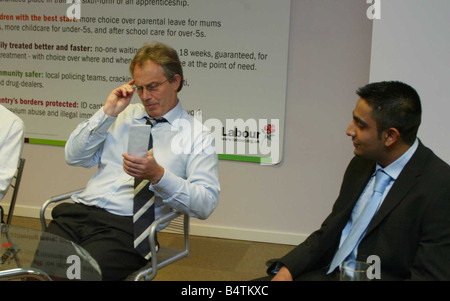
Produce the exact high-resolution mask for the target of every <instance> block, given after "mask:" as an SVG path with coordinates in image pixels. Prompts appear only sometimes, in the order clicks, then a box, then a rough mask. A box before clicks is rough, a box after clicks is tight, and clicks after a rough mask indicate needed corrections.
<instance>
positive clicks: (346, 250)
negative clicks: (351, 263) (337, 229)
mask: <svg viewBox="0 0 450 301" xmlns="http://www.w3.org/2000/svg"><path fill="white" fill-rule="evenodd" d="M390 181H391V177H390V176H389V175H388V174H386V173H385V172H384V171H383V170H381V169H379V170H378V171H377V174H376V178H375V187H374V191H373V194H372V197H371V199H370V200H369V201H368V202H367V203H366V205H365V206H364V209H363V211H362V212H361V214H360V215H359V217H358V218H357V219H356V220H355V222H354V224H353V225H352V229H351V231H350V233H349V235H348V236H347V238H346V239H345V241H344V243H343V244H342V246H341V247H340V248H339V250H338V251H337V252H336V254H335V255H334V258H333V260H332V261H331V264H330V268H329V270H328V273H331V272H332V271H334V269H335V268H336V267H338V266H339V265H340V264H341V263H342V262H343V261H344V260H345V259H346V258H347V257H348V256H349V255H350V253H351V252H352V251H353V249H355V247H356V245H357V243H358V241H359V240H360V238H361V236H362V235H363V234H364V232H365V231H366V230H367V227H368V226H369V223H370V221H371V220H372V218H373V216H374V215H375V213H376V212H377V209H378V207H379V206H380V203H381V200H382V198H383V192H384V190H385V189H386V187H387V185H388V184H389V182H390Z"/></svg>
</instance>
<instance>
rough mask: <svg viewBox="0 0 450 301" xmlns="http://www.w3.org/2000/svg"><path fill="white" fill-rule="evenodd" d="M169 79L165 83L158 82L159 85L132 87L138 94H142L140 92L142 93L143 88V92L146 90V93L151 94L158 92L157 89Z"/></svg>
mask: <svg viewBox="0 0 450 301" xmlns="http://www.w3.org/2000/svg"><path fill="white" fill-rule="evenodd" d="M169 79H170V78H168V79H166V80H165V81H162V82H160V83H157V82H156V83H155V82H154V83H151V84H149V85H147V86H136V85H133V87H134V88H135V89H136V91H137V92H138V93H142V92H144V88H145V90H147V92H150V93H152V92H156V91H158V89H159V88H160V87H161V86H162V85H163V84H164V83H165V82H167V81H168V80H169Z"/></svg>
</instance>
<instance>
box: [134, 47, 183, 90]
mask: <svg viewBox="0 0 450 301" xmlns="http://www.w3.org/2000/svg"><path fill="white" fill-rule="evenodd" d="M147 61H152V62H154V63H156V64H158V65H160V66H161V67H162V68H163V70H164V73H165V75H166V77H167V78H168V79H169V82H171V83H172V82H173V81H174V76H175V74H179V75H180V76H181V83H180V86H179V87H178V92H180V91H181V88H182V87H183V79H184V78H183V68H182V67H181V62H180V59H179V58H178V54H177V52H176V50H175V49H173V48H171V47H169V46H167V45H165V44H162V43H153V44H145V45H144V46H143V47H142V48H141V49H139V50H138V52H137V53H136V55H135V56H134V58H133V60H132V61H131V64H130V72H131V76H133V73H134V68H135V67H136V65H137V66H139V67H142V66H143V65H144V63H145V62H147Z"/></svg>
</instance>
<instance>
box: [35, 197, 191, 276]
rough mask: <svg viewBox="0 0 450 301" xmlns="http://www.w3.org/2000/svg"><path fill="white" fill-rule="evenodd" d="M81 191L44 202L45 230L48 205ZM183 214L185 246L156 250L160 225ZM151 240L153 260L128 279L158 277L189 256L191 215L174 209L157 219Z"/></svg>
mask: <svg viewBox="0 0 450 301" xmlns="http://www.w3.org/2000/svg"><path fill="white" fill-rule="evenodd" d="M81 191H83V189H80V190H76V191H72V192H68V193H64V194H60V195H57V196H54V197H52V198H50V199H48V200H47V201H46V202H45V203H44V205H43V206H42V207H41V211H40V220H41V225H42V230H43V231H45V230H46V229H47V223H46V220H45V211H46V209H47V207H48V206H49V205H50V204H53V203H58V202H62V201H65V200H70V199H71V196H72V195H73V194H75V193H79V192H81ZM181 215H183V234H184V248H183V249H177V248H171V247H168V246H163V245H160V246H159V250H158V251H156V240H155V234H156V229H157V228H158V226H159V225H161V224H165V223H170V222H172V221H174V220H175V219H176V218H177V217H179V216H181ZM149 241H150V250H151V252H152V254H156V255H153V256H152V258H151V260H150V261H149V263H148V264H147V265H145V266H144V267H142V268H141V269H139V270H137V271H135V272H134V273H132V274H131V275H129V276H128V277H127V278H126V280H127V281H140V280H145V281H150V280H152V279H153V278H155V277H156V274H157V272H158V271H159V270H160V269H162V268H163V267H166V266H168V265H170V264H172V263H174V262H176V261H178V260H180V259H182V258H185V257H188V256H189V215H187V214H185V213H184V214H183V213H181V212H179V211H175V210H174V211H171V212H169V213H167V214H166V215H164V216H162V217H160V218H158V219H156V220H155V221H154V222H153V223H152V224H151V226H150V233H149Z"/></svg>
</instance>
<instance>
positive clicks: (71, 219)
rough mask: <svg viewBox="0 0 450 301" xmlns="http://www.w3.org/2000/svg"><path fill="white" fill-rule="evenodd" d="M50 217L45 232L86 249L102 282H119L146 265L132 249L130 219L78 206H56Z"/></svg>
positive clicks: (131, 220) (131, 225)
mask: <svg viewBox="0 0 450 301" xmlns="http://www.w3.org/2000/svg"><path fill="white" fill-rule="evenodd" d="M52 217H53V220H52V221H51V222H50V224H49V226H48V228H47V232H49V233H52V234H56V235H59V236H61V237H64V238H66V239H68V240H71V241H73V242H75V243H76V244H78V245H80V246H81V247H83V248H84V249H86V251H88V252H89V254H90V255H91V256H92V257H93V258H94V259H95V260H96V261H97V263H98V264H99V266H100V268H101V270H102V278H103V280H106V281H111V280H123V279H124V278H126V277H127V276H128V275H130V274H131V273H133V272H134V271H136V270H138V269H139V268H141V267H143V266H144V265H145V264H146V263H147V262H148V261H147V260H145V259H144V258H143V257H142V256H141V255H140V254H139V253H137V251H136V250H135V249H134V247H133V240H134V238H133V217H128V216H120V215H115V214H111V213H109V212H107V211H106V210H104V209H101V208H98V207H93V206H86V205H83V204H78V203H62V204H59V205H57V206H56V207H55V208H53V211H52Z"/></svg>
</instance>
